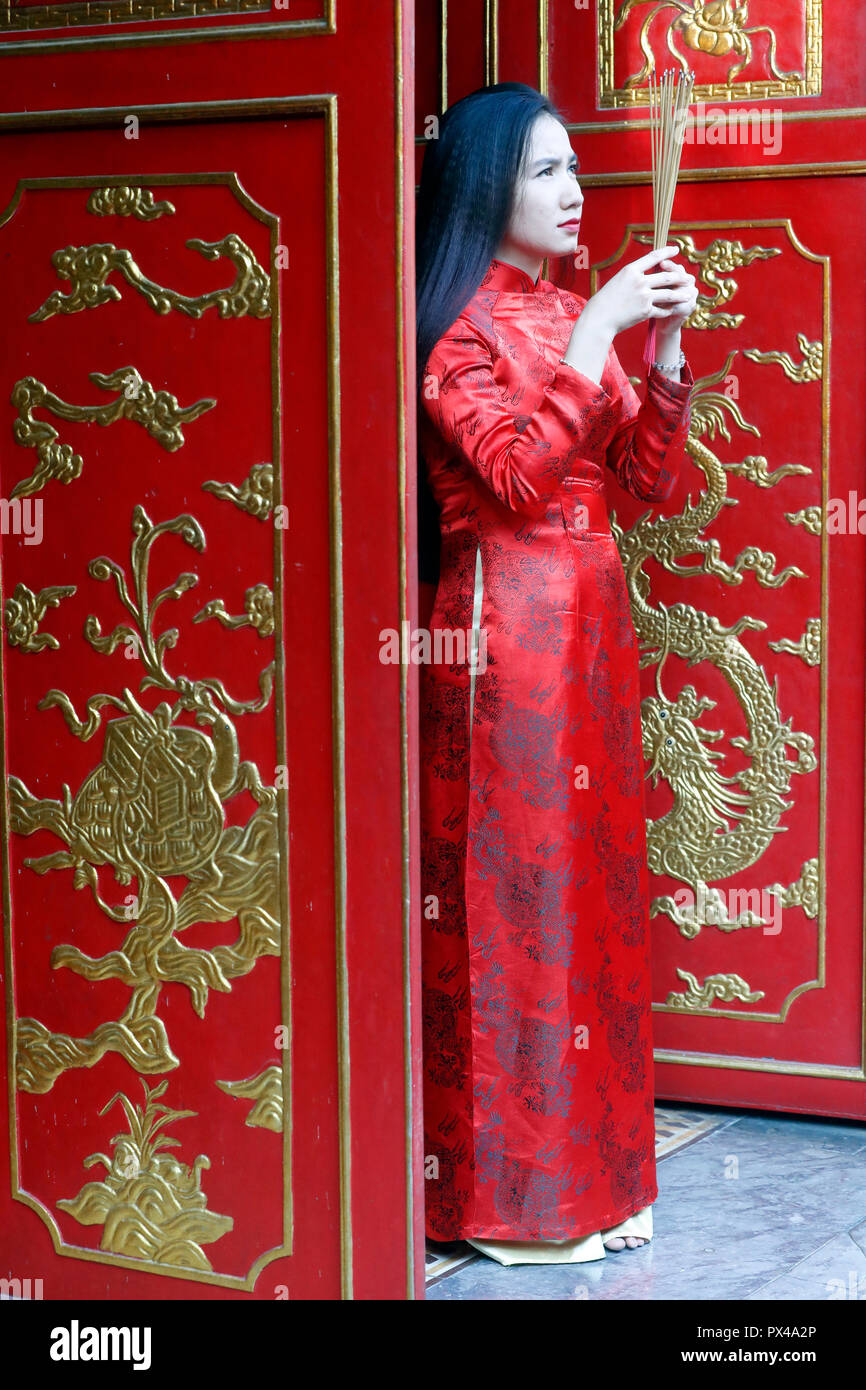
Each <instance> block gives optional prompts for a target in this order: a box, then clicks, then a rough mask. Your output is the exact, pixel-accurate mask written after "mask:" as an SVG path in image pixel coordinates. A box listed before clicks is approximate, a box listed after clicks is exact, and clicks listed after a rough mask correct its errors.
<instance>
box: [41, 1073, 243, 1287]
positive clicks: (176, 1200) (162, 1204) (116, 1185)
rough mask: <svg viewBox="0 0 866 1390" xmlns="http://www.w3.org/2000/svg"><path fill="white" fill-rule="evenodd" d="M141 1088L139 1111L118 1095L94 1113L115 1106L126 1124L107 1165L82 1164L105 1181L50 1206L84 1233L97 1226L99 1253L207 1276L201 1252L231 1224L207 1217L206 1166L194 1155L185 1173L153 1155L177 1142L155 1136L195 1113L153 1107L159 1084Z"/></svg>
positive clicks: (97, 1158) (169, 1158) (100, 1158)
mask: <svg viewBox="0 0 866 1390" xmlns="http://www.w3.org/2000/svg"><path fill="white" fill-rule="evenodd" d="M141 1084H142V1086H143V1087H144V1095H145V1104H144V1106H140V1105H136V1106H134V1105H133V1104H132V1102H131V1101H130V1100H129V1099H128V1097H127V1096H125V1095H124V1094H123V1093H122V1092H120V1091H119V1092H118V1093H117V1095H114V1096H112V1098H111V1100H110V1101H109V1102H108V1104H107V1105H104V1106H103V1107H102V1109H101V1110H100V1112H99V1113H100V1115H104V1114H105V1113H106V1111H107V1110H109V1109H110V1108H111V1106H112V1105H114V1104H115V1103H116V1102H117V1101H119V1102H120V1104H121V1105H122V1107H123V1110H124V1112H125V1114H126V1118H127V1122H128V1125H129V1129H128V1133H126V1134H116V1135H115V1136H114V1138H113V1139H112V1140H111V1144H112V1147H113V1150H114V1152H113V1154H112V1156H111V1158H110V1159H109V1158H107V1157H106V1156H105V1154H102V1153H95V1154H91V1155H90V1157H89V1158H86V1159H85V1160H84V1167H85V1168H93V1167H94V1166H95V1165H96V1164H102V1165H103V1167H104V1168H105V1169H106V1174H105V1178H104V1179H103V1180H102V1181H101V1182H89V1183H85V1185H84V1187H83V1188H82V1189H81V1191H80V1192H79V1194H78V1196H77V1197H73V1198H62V1199H61V1200H60V1201H58V1203H57V1206H58V1207H59V1208H60V1210H61V1211H66V1212H69V1214H70V1216H74V1217H75V1220H76V1221H79V1222H81V1224H82V1225H84V1226H102V1228H103V1229H102V1240H101V1242H100V1249H102V1250H111V1251H113V1252H114V1254H116V1255H125V1256H127V1257H128V1258H129V1259H136V1260H149V1261H152V1262H153V1263H154V1264H167V1265H179V1266H182V1267H183V1268H186V1269H198V1270H209V1269H211V1263H210V1261H209V1260H208V1258H207V1256H206V1255H205V1253H204V1251H203V1250H202V1248H201V1247H202V1246H203V1245H209V1244H210V1243H211V1242H212V1241H215V1240H219V1239H220V1238H221V1237H222V1236H224V1235H226V1233H227V1232H228V1231H230V1230H231V1229H232V1227H233V1226H234V1220H233V1218H232V1217H230V1216H219V1215H217V1214H216V1213H215V1212H212V1211H208V1210H207V1199H206V1197H205V1195H204V1193H203V1192H202V1191H201V1175H202V1170H203V1169H207V1168H210V1159H209V1158H207V1157H206V1155H205V1154H199V1156H198V1158H197V1159H196V1160H195V1163H193V1165H192V1167H189V1166H188V1165H187V1164H185V1163H181V1162H180V1161H179V1160H178V1159H177V1158H175V1157H174V1156H173V1155H171V1154H164V1153H161V1152H160V1150H161V1149H165V1148H170V1147H175V1146H177V1145H178V1144H179V1143H180V1140H179V1139H174V1138H171V1137H169V1136H168V1135H165V1134H160V1133H159V1131H160V1130H161V1129H162V1128H163V1127H164V1126H165V1125H173V1124H176V1123H177V1122H178V1121H179V1120H184V1119H188V1118H189V1117H190V1116H192V1115H194V1114H195V1111H194V1110H171V1109H170V1108H169V1107H168V1106H167V1105H163V1104H161V1103H159V1097H160V1096H162V1095H163V1094H164V1093H165V1090H166V1088H167V1086H168V1082H167V1081H163V1082H161V1083H160V1085H158V1086H154V1088H153V1090H148V1086H147V1083H146V1082H145V1081H142V1083H141Z"/></svg>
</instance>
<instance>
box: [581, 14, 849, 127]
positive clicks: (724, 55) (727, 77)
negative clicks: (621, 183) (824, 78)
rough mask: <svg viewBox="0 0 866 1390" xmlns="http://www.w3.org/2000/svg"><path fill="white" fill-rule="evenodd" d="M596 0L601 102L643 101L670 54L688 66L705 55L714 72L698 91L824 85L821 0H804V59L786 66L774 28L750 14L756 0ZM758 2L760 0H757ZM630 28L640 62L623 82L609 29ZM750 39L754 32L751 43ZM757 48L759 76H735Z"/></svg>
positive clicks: (729, 96) (752, 93) (816, 88)
mask: <svg viewBox="0 0 866 1390" xmlns="http://www.w3.org/2000/svg"><path fill="white" fill-rule="evenodd" d="M614 5H615V0H598V55H599V93H600V104H601V106H603V107H604V106H625V105H633V104H635V103H636V102H646V100H647V84H648V82H649V79H650V76H651V74H653V73H655V72H657V71H658V70H659V68H660V67H663V66H664V60H665V59H666V58H668V56H670V57H672V58H673V59H674V60H675V61H676V62H677V63H678V64H679V66H680V67H681V68H682V69H683V70H685V69H687V68H689V67H691V66H694V60H695V58H694V56H693V55H695V56H697V55H701V57H702V58H710V59H713V60H714V63H715V64H717V66H718V77H716V78H714V80H713V81H712V82H701V83H698V84H697V85H696V86H695V89H694V95H695V98H696V99H698V100H699V99H700V98H702V97H709V98H715V99H717V100H722V101H736V100H737V99H739V98H742V97H753V98H757V99H760V98H767V97H771V96H784V97H797V96H813V95H817V94H818V93H820V91H821V62H822V58H821V50H822V0H802V8H801V14H803V16H804V19H805V29H806V42H805V48H804V51H803V66H802V68H800V69H799V70H796V71H793V72H786V71H783V70H782V68H781V67H780V66H779V62H778V58H777V36H776V31H775V30H774V29H773V28H772V27H771V26H770V25H769V24H760V23H752V22H750V19H751V15H752V13H753V11H754V0H620V3H619V5H618V6H617V7H616V9H615V8H614ZM758 5H760V0H758ZM626 28H629V29H630V31H631V32H632V33H634V34H635V35H636V37H637V42H638V46H639V48H640V51H641V54H642V55H643V64H642V66H641V67H640V68H639V69H638V70H637V71H636V72H633V73H631V74H630V75H629V76H628V77H626V78H625V80H624V81H623V82H622V84H621V85H620V86H617V80H616V77H615V73H614V35H615V34H616V33H618V32H619V31H621V30H624V29H626ZM755 40H759V43H756V42H755ZM757 52H759V53H760V61H761V66H762V68H763V71H762V73H761V75H760V76H756V77H751V78H748V79H747V80H745V81H742V80H738V79H739V78H740V76H741V74H742V73H743V72H744V70H745V69H746V68H747V67H749V66H750V65H752V64H753V60H754V59H755V56H756V53H757Z"/></svg>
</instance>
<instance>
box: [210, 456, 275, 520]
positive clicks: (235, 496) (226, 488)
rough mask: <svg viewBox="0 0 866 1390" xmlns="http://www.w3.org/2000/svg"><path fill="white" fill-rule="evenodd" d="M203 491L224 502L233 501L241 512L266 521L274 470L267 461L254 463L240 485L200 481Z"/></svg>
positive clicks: (271, 505) (269, 508)
mask: <svg viewBox="0 0 866 1390" xmlns="http://www.w3.org/2000/svg"><path fill="white" fill-rule="evenodd" d="M202 489H203V491H204V492H212V493H213V494H214V496H215V497H221V498H222V499H223V500H224V501H226V502H234V504H235V506H236V507H239V508H240V509H241V511H243V512H249V514H250V516H255V517H258V519H259V521H267V519H268V517H269V516H270V514H271V512H272V510H273V506H274V470H273V468H272V466H271V464H269V463H254V464H253V466H252V468H251V469H250V471H249V475H248V476H247V477H246V478H244V481H243V482H242V483H241V485H240V487H235V485H234V483H217V482H214V481H213V480H210V481H209V482H206V483H202Z"/></svg>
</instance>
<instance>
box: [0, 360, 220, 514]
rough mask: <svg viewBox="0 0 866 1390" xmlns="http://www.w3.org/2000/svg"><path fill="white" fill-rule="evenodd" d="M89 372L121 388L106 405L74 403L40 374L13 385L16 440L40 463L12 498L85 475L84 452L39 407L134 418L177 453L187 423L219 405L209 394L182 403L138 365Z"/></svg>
mask: <svg viewBox="0 0 866 1390" xmlns="http://www.w3.org/2000/svg"><path fill="white" fill-rule="evenodd" d="M89 377H90V380H91V381H92V382H94V383H95V384H96V385H97V386H101V387H102V389H103V390H104V391H118V392H119V393H120V394H119V395H118V396H117V397H116V399H115V400H113V401H108V402H107V403H106V404H105V405H70V404H69V402H68V401H64V400H61V398H60V397H59V396H55V394H54V392H53V391H49V389H48V387H47V386H45V385H44V384H43V382H41V381H37V380H36V378H35V377H32V376H25V377H22V378H21V380H20V381H16V383H15V386H14V387H13V390H12V404H13V405H14V406H15V407H16V408H17V410H18V419H17V420H13V422H12V433H13V435H14V438H15V443H16V444H20V445H21V447H22V448H24V449H27V448H35V450H36V456H37V464H36V467H35V468H34V470H33V472H32V473H31V474H30V477H29V478H22V479H21V481H20V482H18V483H16V484H15V486H14V487H13V489H12V492H11V496H12V497H30V496H31V495H32V494H33V493H36V492H41V490H42V488H43V487H44V486H45V484H46V483H47V482H48V481H49V479H51V478H53V479H54V480H55V481H56V482H58V483H71V482H72V481H73V479H74V478H80V477H81V470H82V468H83V466H84V462H83V459H82V457H81V455H80V454H76V453H75V452H74V451H73V449H72V446H71V445H70V444H60V443H58V442H57V441H58V439H59V435H58V432H57V430H56V429H55V428H54V426H53V425H50V424H49V423H48V422H47V420H36V419H34V416H33V411H34V410H37V409H39V408H41V409H43V410H50V411H52V412H53V414H55V415H57V416H59V418H60V419H62V420H74V421H82V422H86V423H95V424H97V425H113V424H115V423H116V421H118V420H133V421H134V422H135V423H136V424H137V425H142V426H143V427H144V428H145V429H146V430H147V432H148V434H149V435H150V436H151V438H152V439H155V440H156V441H157V443H158V444H161V445H162V447H163V449H167V450H168V451H169V452H170V453H173V452H174V451H175V450H176V449H180V448H182V446H183V444H184V443H185V439H184V434H183V429H182V426H183V425H185V424H187V423H189V421H191V420H197V419H198V417H199V416H200V415H203V414H204V413H205V411H206V410H212V409H213V407H214V406H215V405H216V401H215V400H213V399H212V398H211V397H204V398H203V399H202V400H200V401H196V402H195V403H194V404H193V405H188V406H180V405H178V401H177V397H176V396H173V395H172V394H171V392H170V391H162V390H156V389H155V388H154V387H153V386H151V384H150V382H149V381H145V380H144V378H143V377H142V376H141V375H140V374H139V372H138V371H137V370H136V368H135V367H119V368H118V369H117V371H114V372H109V373H108V374H107V375H103V374H102V372H90V373H89Z"/></svg>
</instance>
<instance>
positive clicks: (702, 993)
mask: <svg viewBox="0 0 866 1390" xmlns="http://www.w3.org/2000/svg"><path fill="white" fill-rule="evenodd" d="M677 974H678V975H679V977H680V979H681V980H685V981H686V984H687V985H688V989H685V990H683V992H682V993H681V994H676V993H673V992H672V993H671V994H669V995H668V997H667V999H666V1000H665V1004H666V1005H667V1007H668V1008H669V1009H683V1010H689V1009H708V1008H711V1007H712V1005H713V1004H714V1003H716V1001H717V1000H718V1001H719V1002H721V1003H730V1002H732V1001H733V1000H738V1001H739V1002H740V1003H743V1004H755V1003H757V1001H758V1000H759V999H763V997H764V991H763V990H762V989H752V987H751V985H747V984H746V981H745V980H744V979H743V978H742V977H741V976H740V975H708V976H707V978H706V980H705V981H704V983H703V984H701V983H700V981H699V980H698V979H697V977H696V976H695V975H693V974H692V973H691V971H690V970H681V969H680V968H679V967H677Z"/></svg>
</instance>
